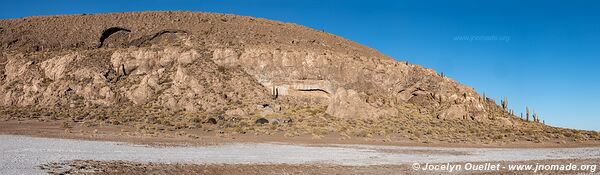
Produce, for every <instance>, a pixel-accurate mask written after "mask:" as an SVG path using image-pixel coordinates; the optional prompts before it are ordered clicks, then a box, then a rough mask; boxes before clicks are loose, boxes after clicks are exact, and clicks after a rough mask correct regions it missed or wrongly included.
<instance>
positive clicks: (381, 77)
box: [0, 12, 508, 121]
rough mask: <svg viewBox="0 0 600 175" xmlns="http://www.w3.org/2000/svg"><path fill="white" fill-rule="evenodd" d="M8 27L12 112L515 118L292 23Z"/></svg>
mask: <svg viewBox="0 0 600 175" xmlns="http://www.w3.org/2000/svg"><path fill="white" fill-rule="evenodd" d="M65 23H68V24H69V25H68V27H65V25H63V24H65ZM0 26H3V27H4V30H3V32H2V33H0V45H1V46H2V47H1V48H0V52H1V53H2V56H1V57H0V73H1V74H2V75H0V81H1V84H0V105H3V106H13V105H16V106H28V105H36V106H74V105H75V106H88V107H93V106H96V105H103V106H112V105H124V104H127V105H139V106H161V107H166V108H170V109H182V110H189V111H206V112H218V113H226V114H227V115H248V114H249V113H252V112H253V111H258V113H259V114H265V113H273V112H277V111H278V110H279V109H274V108H271V107H273V106H277V107H278V108H282V107H283V108H285V107H286V106H296V105H318V106H327V113H328V114H330V115H333V116H336V117H342V118H376V117H379V116H394V115H397V114H398V113H408V111H405V110H404V109H401V108H399V106H412V107H414V108H418V111H419V112H420V113H421V114H426V115H430V116H432V117H436V116H437V117H440V118H444V119H460V120H464V119H471V120H479V121H487V120H488V119H490V118H496V117H507V116H508V114H507V113H506V112H505V111H502V110H501V109H499V108H498V106H497V105H496V104H495V103H490V102H488V101H486V100H484V99H482V98H481V97H480V96H479V94H477V93H476V92H475V91H474V90H473V89H472V88H470V87H467V86H464V85H461V84H459V83H457V82H455V81H453V80H451V79H449V78H447V77H443V76H440V75H438V74H437V73H436V72H435V71H433V70H431V69H427V68H422V67H420V66H418V65H413V64H408V63H406V62H398V61H396V60H394V59H392V58H389V57H387V56H385V55H382V54H380V53H378V52H377V51H375V50H373V49H370V48H368V47H365V46H362V45H359V44H357V43H354V42H351V41H348V40H345V39H343V38H341V37H338V36H334V35H331V34H328V33H324V32H319V31H315V30H312V29H308V28H305V27H301V26H298V25H294V24H289V23H282V22H277V21H270V20H265V19H258V18H252V17H242V16H235V15H223V14H211V13H192V12H142V13H117V14H99V15H84V16H82V15H65V16H59V17H31V18H21V19H10V20H1V21H0ZM264 104H269V105H270V107H268V108H267V107H259V106H261V105H264ZM403 104H410V105H403ZM411 111H412V110H411ZM496 121H497V120H496Z"/></svg>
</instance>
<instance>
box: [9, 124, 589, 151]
mask: <svg viewBox="0 0 600 175" xmlns="http://www.w3.org/2000/svg"><path fill="white" fill-rule="evenodd" d="M62 123H63V122H62V121H45V122H42V121H38V120H23V121H3V122H0V134H10V135H28V136H36V137H48V138H66V139H81V140H99V141H117V142H128V143H134V144H145V145H153V146H206V145H218V144H224V143H244V142H252V143H267V142H285V143H292V144H310V145H317V146H318V145H319V144H365V145H392V146H428V147H474V148H477V147H482V148H563V147H564V148H567V147H594V146H600V143H598V142H568V143H564V142H542V143H535V142H512V143H503V142H492V143H489V144H473V143H447V142H431V141H422V142H419V141H414V140H410V139H405V140H393V141H390V140H388V139H386V138H383V137H376V136H374V137H371V138H362V137H353V138H347V137H341V136H338V135H326V136H323V137H318V138H315V137H314V136H312V135H300V136H294V137H289V136H285V135H284V134H277V133H276V134H270V135H257V134H220V133H218V132H210V131H208V132H207V131H204V130H201V129H196V130H194V129H188V130H186V131H185V133H187V134H181V132H180V131H163V132H155V133H140V132H137V131H136V130H135V128H132V127H128V126H116V125H98V126H93V127H87V126H83V125H73V126H70V127H69V128H64V126H61V124H62Z"/></svg>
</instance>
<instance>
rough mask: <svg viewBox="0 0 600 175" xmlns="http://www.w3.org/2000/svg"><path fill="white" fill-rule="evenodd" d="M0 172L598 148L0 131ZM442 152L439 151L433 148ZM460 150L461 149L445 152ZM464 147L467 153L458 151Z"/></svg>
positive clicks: (527, 156) (533, 155)
mask: <svg viewBox="0 0 600 175" xmlns="http://www.w3.org/2000/svg"><path fill="white" fill-rule="evenodd" d="M0 151H1V154H0V174H45V172H44V171H42V170H41V169H40V168H39V167H38V166H39V165H41V164H45V163H49V162H64V161H70V160H98V161H110V160H123V161H132V162H142V163H145V162H156V163H191V164H281V163H286V164H314V163H324V164H336V165H384V164H392V165H399V164H412V163H427V162H428V163H450V162H475V161H525V160H547V159H587V158H589V159H599V158H600V148H598V147H590V148H535V149H534V148H518V149H515V148H439V147H400V146H372V145H320V146H310V145H290V144H285V143H237V144H227V145H219V146H202V147H151V146H145V145H132V144H128V143H120V142H105V141H84V140H69V139H53V138H36V137H28V136H15V135H0ZM436 152H441V153H439V154H438V153H436ZM447 152H461V154H444V153H447ZM462 153H465V154H462Z"/></svg>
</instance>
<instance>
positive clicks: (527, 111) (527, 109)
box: [525, 107, 529, 121]
mask: <svg viewBox="0 0 600 175" xmlns="http://www.w3.org/2000/svg"><path fill="white" fill-rule="evenodd" d="M525 116H526V117H527V119H526V120H525V121H529V107H525Z"/></svg>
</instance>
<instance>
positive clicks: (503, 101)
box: [501, 97, 508, 111]
mask: <svg viewBox="0 0 600 175" xmlns="http://www.w3.org/2000/svg"><path fill="white" fill-rule="evenodd" d="M501 101H502V109H504V110H505V111H506V110H508V100H506V97H503V98H502V100H501Z"/></svg>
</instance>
